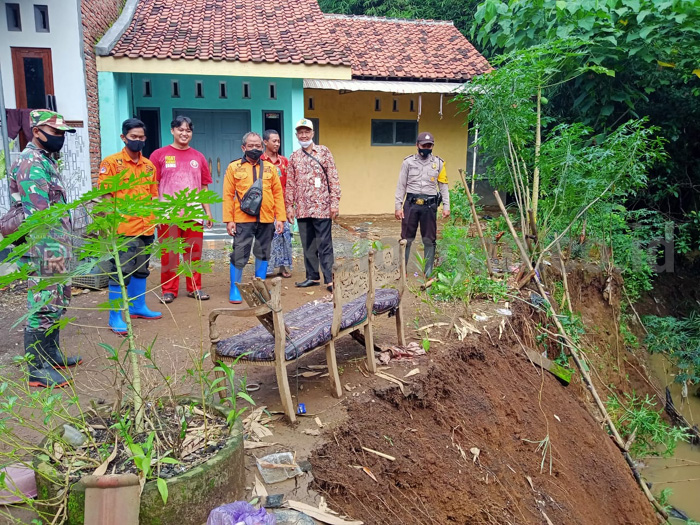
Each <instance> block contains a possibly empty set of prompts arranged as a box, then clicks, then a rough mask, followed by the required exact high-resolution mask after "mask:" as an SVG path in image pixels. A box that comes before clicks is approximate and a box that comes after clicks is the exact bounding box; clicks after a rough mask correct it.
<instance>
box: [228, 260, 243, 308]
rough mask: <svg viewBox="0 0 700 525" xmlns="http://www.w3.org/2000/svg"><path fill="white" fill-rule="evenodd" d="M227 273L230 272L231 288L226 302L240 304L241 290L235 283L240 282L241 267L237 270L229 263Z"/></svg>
mask: <svg viewBox="0 0 700 525" xmlns="http://www.w3.org/2000/svg"><path fill="white" fill-rule="evenodd" d="M229 273H230V274H231V288H230V290H229V293H228V302H229V303H232V304H241V303H242V302H243V298H242V297H241V292H240V290H239V289H238V286H236V283H240V282H241V279H242V278H243V268H241V269H240V270H239V269H238V268H236V267H235V266H234V265H233V263H231V267H230V269H229Z"/></svg>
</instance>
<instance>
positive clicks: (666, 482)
mask: <svg viewBox="0 0 700 525" xmlns="http://www.w3.org/2000/svg"><path fill="white" fill-rule="evenodd" d="M651 367H652V371H653V372H654V374H655V376H656V377H657V378H659V381H661V382H662V384H663V385H665V384H666V383H668V384H669V386H670V388H671V393H672V394H673V401H674V403H675V405H676V409H677V410H678V411H679V412H681V413H682V414H683V416H684V417H685V418H686V420H687V421H688V422H689V423H690V424H691V425H695V424H700V397H697V396H695V395H694V394H695V390H696V389H697V385H695V386H694V387H691V388H690V389H689V392H688V393H689V396H688V400H687V401H686V402H683V403H681V387H680V385H679V384H677V383H673V376H672V375H671V370H670V368H671V367H670V364H669V362H668V360H667V359H666V358H665V357H663V356H661V355H654V356H652V357H651ZM642 461H643V462H644V464H645V465H646V467H645V468H644V469H643V472H642V474H643V476H644V478H645V479H646V480H647V481H649V482H650V483H653V486H652V492H653V493H654V495H658V494H659V493H660V492H661V491H662V490H663V489H664V488H666V487H668V488H670V489H671V490H673V494H672V495H671V497H670V498H669V503H670V504H671V505H673V506H674V507H676V508H677V509H679V510H682V511H683V512H684V513H685V514H687V515H688V517H690V518H691V519H693V520H695V521H700V446H693V445H690V444H688V443H680V444H679V445H678V448H677V449H676V453H675V454H674V456H673V457H672V458H668V459H663V458H647V459H644V460H642ZM671 523H673V524H680V523H685V522H684V521H683V520H671Z"/></svg>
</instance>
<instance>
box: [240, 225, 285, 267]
mask: <svg viewBox="0 0 700 525" xmlns="http://www.w3.org/2000/svg"><path fill="white" fill-rule="evenodd" d="M274 233H275V225H274V223H272V222H237V223H236V235H234V236H233V252H231V262H232V263H233V265H234V266H235V267H236V268H238V269H239V270H242V269H243V268H244V267H245V265H246V264H247V263H248V259H249V258H250V250H251V247H252V249H253V255H255V257H256V258H257V259H260V260H261V261H267V260H268V259H269V258H270V248H271V247H272V236H273V235H274ZM253 239H255V245H253Z"/></svg>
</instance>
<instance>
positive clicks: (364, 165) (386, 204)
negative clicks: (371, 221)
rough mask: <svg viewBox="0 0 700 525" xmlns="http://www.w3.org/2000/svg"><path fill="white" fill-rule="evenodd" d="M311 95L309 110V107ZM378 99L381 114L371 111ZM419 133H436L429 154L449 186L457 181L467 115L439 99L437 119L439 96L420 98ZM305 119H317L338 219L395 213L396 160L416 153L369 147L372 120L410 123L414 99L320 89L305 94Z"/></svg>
mask: <svg viewBox="0 0 700 525" xmlns="http://www.w3.org/2000/svg"><path fill="white" fill-rule="evenodd" d="M309 97H313V100H314V110H309V109H308V103H309ZM376 98H380V99H381V111H375V110H374V101H375V99H376ZM395 98H396V99H398V101H399V106H398V107H399V111H398V112H395V111H392V101H393V100H394V99H395ZM422 98H423V102H422V111H421V118H420V122H418V132H419V133H421V132H423V131H429V132H430V133H432V134H434V135H435V148H434V150H433V151H434V152H435V154H436V155H439V156H440V157H441V158H443V159H444V160H445V162H446V165H447V175H448V178H449V181H450V186H452V185H453V184H454V183H455V182H456V181H457V180H458V179H459V173H458V172H457V170H458V169H459V168H462V169H464V168H465V166H466V158H467V126H466V124H465V122H466V114H464V113H461V114H457V111H458V108H457V104H454V103H448V100H449V99H450V97H449V96H448V95H445V96H444V98H443V119H442V120H440V116H439V115H438V111H439V109H440V95H436V94H424V95H423V96H422ZM411 99H413V100H414V101H415V108H416V111H415V112H411V111H410V100H411ZM304 105H305V108H306V110H305V112H304V115H305V116H306V117H307V118H318V119H319V125H318V127H319V134H320V136H319V138H320V144H323V145H324V146H328V148H330V150H331V152H332V153H333V156H334V157H335V161H336V165H337V166H338V173H339V175H340V184H341V188H342V192H343V193H342V197H341V200H340V213H341V214H342V215H364V214H383V213H392V214H393V212H394V192H395V191H396V183H397V181H398V177H399V170H400V168H401V162H402V161H403V159H404V158H405V157H406V156H407V155H411V154H412V153H415V152H416V147H415V145H413V146H372V145H371V121H372V119H397V120H415V119H416V116H417V109H418V95H392V94H391V93H374V92H366V91H365V92H362V91H358V92H352V93H347V94H342V95H341V94H339V93H338V92H337V91H331V90H323V89H305V90H304Z"/></svg>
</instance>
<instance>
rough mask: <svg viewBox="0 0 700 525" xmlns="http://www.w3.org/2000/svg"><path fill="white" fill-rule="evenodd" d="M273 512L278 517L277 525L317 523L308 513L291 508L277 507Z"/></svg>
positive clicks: (312, 524)
mask: <svg viewBox="0 0 700 525" xmlns="http://www.w3.org/2000/svg"><path fill="white" fill-rule="evenodd" d="M272 513H273V514H274V515H275V517H276V518H277V525H316V522H315V521H314V520H313V519H312V518H310V517H309V516H308V515H307V514H304V513H303V512H299V511H297V510H291V509H275V510H274V511H272Z"/></svg>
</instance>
